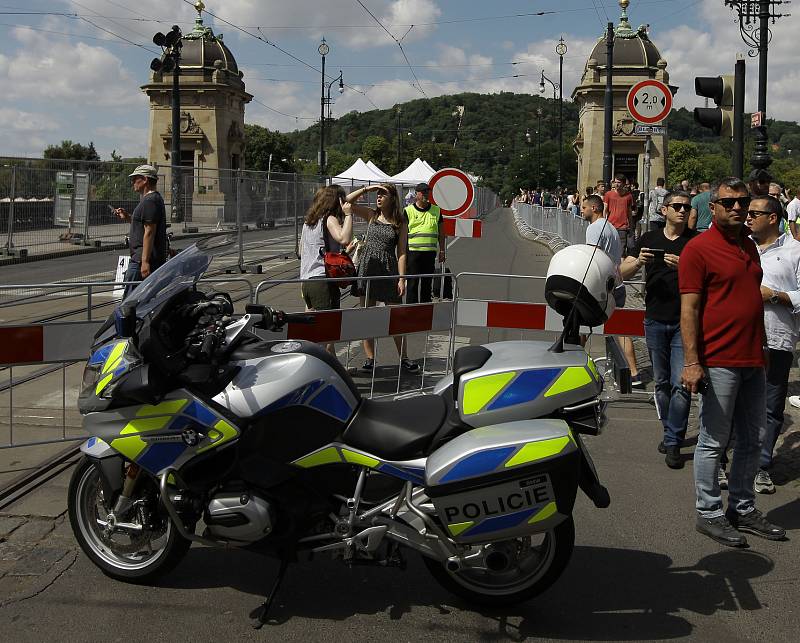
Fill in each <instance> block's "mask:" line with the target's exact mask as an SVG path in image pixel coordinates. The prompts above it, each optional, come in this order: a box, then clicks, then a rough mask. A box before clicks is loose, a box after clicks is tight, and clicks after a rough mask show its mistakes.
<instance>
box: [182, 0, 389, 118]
mask: <svg viewBox="0 0 800 643" xmlns="http://www.w3.org/2000/svg"><path fill="white" fill-rule="evenodd" d="M183 2H185V3H186V4H188V5H190V6H192V7H194V3H193V2H191V0H183ZM203 12H204V13H207V14H208V15H209V16H211V17H212V18H214V20H218V21H219V22H222V23H223V24H226V25H228V26H229V27H233V28H234V29H236V30H237V31H241V32H242V33H243V34H246V35H248V36H250V37H251V38H255V39H256V40H260V41H261V42H263V43H264V44H266V45H269V46H270V47H274V48H275V49H277V50H278V51H280V52H281V53H282V54H284V55H286V56H289V58H291V59H292V60H296V61H297V62H299V63H300V64H301V65H303V66H304V67H308V68H309V69H312V70H313V71H315V72H317V73H318V74H321V73H322V71H321V70H319V69H317V68H316V67H315V66H314V65H312V64H311V63H309V62H306V61H305V60H303V59H302V58H299V57H298V56H295V55H294V54H293V53H291V52H290V51H287V50H286V49H284V48H283V47H281V46H279V45H278V44H277V43H274V42H272V40H270V39H269V38H266V37H265V36H263V35H259V34H255V33H253V32H252V31H249V30H247V29H245V28H244V27H240V26H239V25H236V24H234V23H232V22H231V21H230V20H226V19H225V18H222V17H220V16H218V15H217V14H215V13H212V12H211V11H209V10H208V9H203ZM344 85H345V86H346V87H348V88H350V89H352V90H353V91H355V92H356V93H358V94H361V95H362V96H364V98H366V99H367V100H368V101H369V102H370V104H371V105H372V106H373V107H374V108H375V109H378V106H377V105H376V104H375V103H374V102H373V101H372V99H371V98H370V97H369V96H367V95H366V93H364V92H362V91H360V90H359V89H357V88H356V87H353V86H352V85H348V84H347V83H344Z"/></svg>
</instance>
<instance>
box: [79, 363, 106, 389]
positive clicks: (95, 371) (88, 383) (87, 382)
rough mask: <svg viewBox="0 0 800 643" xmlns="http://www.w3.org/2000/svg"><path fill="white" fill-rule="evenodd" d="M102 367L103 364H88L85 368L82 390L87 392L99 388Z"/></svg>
mask: <svg viewBox="0 0 800 643" xmlns="http://www.w3.org/2000/svg"><path fill="white" fill-rule="evenodd" d="M101 366H102V364H92V363H87V364H86V366H85V367H84V368H83V385H82V386H81V390H83V391H87V390H88V389H90V388H94V387H95V386H97V382H98V380H99V379H100V367H101Z"/></svg>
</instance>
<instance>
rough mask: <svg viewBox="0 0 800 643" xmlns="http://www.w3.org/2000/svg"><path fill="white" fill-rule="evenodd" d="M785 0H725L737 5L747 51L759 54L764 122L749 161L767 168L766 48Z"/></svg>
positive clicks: (768, 156) (759, 167)
mask: <svg viewBox="0 0 800 643" xmlns="http://www.w3.org/2000/svg"><path fill="white" fill-rule="evenodd" d="M782 4H788V2H787V1H786V0H725V6H727V7H730V8H731V9H735V10H736V12H737V13H738V14H739V31H740V32H741V34H742V40H744V43H745V44H746V45H747V46H748V47H750V50H749V51H748V52H747V54H748V55H749V56H750V57H751V58H755V57H756V56H758V111H759V112H761V126H760V127H757V128H755V129H756V144H755V149H754V151H753V156H752V158H751V159H750V163H751V165H752V166H753V169H754V170H766V169H767V167H769V165H770V163H772V158H771V157H770V154H769V147H768V137H767V52H768V49H769V41H770V39H771V38H772V32H771V31H770V29H769V23H770V20H771V21H772V23H773V24H775V21H776V20H777V19H778V18H782V17H783V16H784V15H788V14H781V13H777V9H778V7H779V6H780V5H782Z"/></svg>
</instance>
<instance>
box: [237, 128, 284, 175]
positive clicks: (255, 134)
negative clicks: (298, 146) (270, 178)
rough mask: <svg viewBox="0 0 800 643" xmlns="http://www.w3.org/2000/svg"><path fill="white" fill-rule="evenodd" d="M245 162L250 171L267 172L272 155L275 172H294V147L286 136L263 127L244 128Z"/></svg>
mask: <svg viewBox="0 0 800 643" xmlns="http://www.w3.org/2000/svg"><path fill="white" fill-rule="evenodd" d="M244 138H245V148H244V162H245V167H246V168H247V169H248V170H260V171H263V172H266V171H267V170H268V169H269V167H270V164H269V156H270V154H272V171H273V172H294V171H295V169H296V168H295V162H294V146H293V145H292V143H291V140H290V139H289V137H288V136H287V135H286V134H281V133H280V132H276V131H272V130H269V129H267V128H266V127H261V125H245V126H244Z"/></svg>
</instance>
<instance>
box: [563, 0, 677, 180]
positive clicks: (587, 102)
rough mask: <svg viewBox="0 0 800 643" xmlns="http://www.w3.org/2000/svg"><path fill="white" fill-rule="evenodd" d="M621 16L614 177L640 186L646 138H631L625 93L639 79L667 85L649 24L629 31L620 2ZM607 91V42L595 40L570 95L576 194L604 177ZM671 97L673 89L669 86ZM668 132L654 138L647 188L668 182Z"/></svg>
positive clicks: (615, 81) (631, 122)
mask: <svg viewBox="0 0 800 643" xmlns="http://www.w3.org/2000/svg"><path fill="white" fill-rule="evenodd" d="M619 4H620V7H622V15H621V17H620V21H619V25H618V26H617V28H616V29H615V39H614V67H613V78H612V82H613V85H612V86H613V92H614V117H613V127H614V129H613V139H612V141H613V142H612V151H613V169H612V174H619V173H621V174H624V175H625V176H627V177H628V178H629V179H630V180H631V181H638V182H639V184H640V185H642V187H644V186H643V180H642V179H643V167H644V151H645V150H644V147H645V138H644V137H643V136H637V135H635V134H634V127H635V121H634V120H633V117H632V116H631V115H630V113H629V112H628V109H627V107H626V104H625V102H626V98H627V95H628V90H629V89H630V88H631V87H632V86H633V85H634V84H635V83H637V82H639V81H640V80H646V79H653V78H654V79H656V80H660V81H661V82H663V83H666V84H667V85H669V74H668V73H667V61H666V60H664V59H663V58H662V57H661V54H660V53H659V51H658V49H657V48H656V46H655V45H654V44H653V42H652V41H651V40H650V37H649V36H648V33H647V25H642V26H641V27H639V28H638V29H636V30H634V29H632V28H631V26H630V23H629V22H628V12H627V9H628V5H629V4H630V2H629V0H620V2H619ZM605 89H606V39H605V35H604V36H602V37H601V38H600V39H598V41H597V44H596V45H595V46H594V48H593V49H592V53H591V54H590V55H589V59H588V60H587V62H586V67H585V68H584V72H583V77H582V79H581V82H580V84H579V85H578V86H577V87H576V88H575V90H574V91H573V92H572V100H573V101H575V103H576V104H577V105H578V109H579V115H580V122H579V126H578V136H577V137H576V139H575V142H574V149H575V152H576V154H577V155H578V189H579V190H580V191H581V192H583V190H584V189H585V188H586V187H587V186H589V185H592V186H593V185H594V184H595V183H596V182H597V181H599V180H601V179H602V178H603V120H604V99H605ZM670 89H671V90H672V93H673V95H674V94H675V92H676V91H677V90H678V88H677V87H674V86H670ZM667 149H668V131H667V134H664V135H663V136H653V137H652V143H651V146H650V163H651V165H650V177H651V178H650V183H651V187H652V186H654V185H655V182H656V179H657V178H658V177H664V178H666V172H667Z"/></svg>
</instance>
